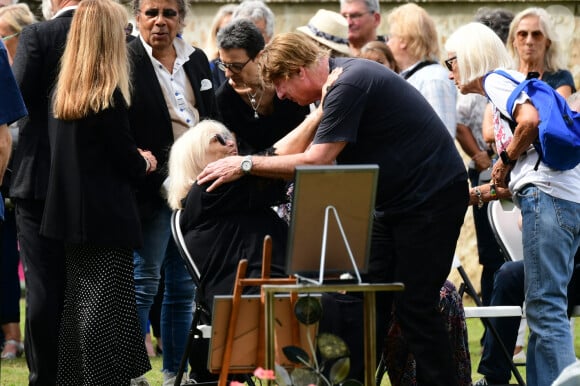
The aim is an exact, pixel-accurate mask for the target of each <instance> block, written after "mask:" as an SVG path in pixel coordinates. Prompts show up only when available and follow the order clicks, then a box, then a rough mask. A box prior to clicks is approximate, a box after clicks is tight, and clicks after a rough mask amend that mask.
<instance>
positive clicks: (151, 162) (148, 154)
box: [137, 149, 157, 174]
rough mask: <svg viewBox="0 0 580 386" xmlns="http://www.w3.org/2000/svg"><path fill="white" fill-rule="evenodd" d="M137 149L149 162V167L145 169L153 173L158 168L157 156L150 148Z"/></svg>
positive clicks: (147, 172)
mask: <svg viewBox="0 0 580 386" xmlns="http://www.w3.org/2000/svg"><path fill="white" fill-rule="evenodd" d="M137 150H138V151H139V154H141V157H143V159H144V160H145V162H146V163H147V168H146V169H145V173H146V174H149V173H153V172H154V171H155V170H157V158H155V156H154V155H153V153H151V152H150V151H149V150H141V149H137Z"/></svg>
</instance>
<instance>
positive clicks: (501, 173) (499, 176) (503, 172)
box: [491, 159, 513, 188]
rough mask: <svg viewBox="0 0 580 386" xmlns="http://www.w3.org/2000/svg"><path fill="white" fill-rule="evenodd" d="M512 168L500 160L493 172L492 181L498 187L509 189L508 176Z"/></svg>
mask: <svg viewBox="0 0 580 386" xmlns="http://www.w3.org/2000/svg"><path fill="white" fill-rule="evenodd" d="M512 167H513V165H505V164H504V163H503V162H502V160H501V159H498V160H497V162H496V163H495V164H494V165H493V169H492V170H491V180H492V181H495V183H496V185H497V186H498V187H500V188H507V185H508V183H507V176H508V174H509V172H510V170H511V169H512Z"/></svg>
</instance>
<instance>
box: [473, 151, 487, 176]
mask: <svg viewBox="0 0 580 386" xmlns="http://www.w3.org/2000/svg"><path fill="white" fill-rule="evenodd" d="M471 159H472V160H473V162H475V168H476V169H477V171H478V172H481V171H482V170H485V169H487V168H489V167H490V166H491V158H489V155H488V154H487V151H485V150H484V151H480V152H479V153H477V154H476V155H474V156H473V157H472V158H471Z"/></svg>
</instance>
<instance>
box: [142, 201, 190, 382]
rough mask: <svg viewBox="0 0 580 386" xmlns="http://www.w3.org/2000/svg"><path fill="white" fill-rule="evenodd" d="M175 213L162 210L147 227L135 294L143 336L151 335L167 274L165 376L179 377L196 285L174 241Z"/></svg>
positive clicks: (163, 315)
mask: <svg viewBox="0 0 580 386" xmlns="http://www.w3.org/2000/svg"><path fill="white" fill-rule="evenodd" d="M170 221H171V210H170V209H169V208H168V207H163V208H160V210H159V211H158V213H157V214H156V215H154V216H153V217H152V218H151V220H149V221H145V222H143V224H142V227H143V247H142V248H140V249H138V250H136V251H135V253H134V258H135V260H134V261H135V293H136V297H137V313H138V314H139V320H140V323H141V330H142V331H143V336H145V331H147V321H148V319H149V310H150V309H151V305H152V304H153V298H154V297H155V295H156V294H157V289H158V287H159V280H160V278H161V270H162V269H163V271H164V274H165V291H164V294H163V302H162V306H161V339H162V341H163V372H164V373H166V374H167V375H171V374H173V375H175V374H176V373H177V370H178V369H179V363H180V361H181V356H182V355H183V352H184V351H185V344H186V342H187V335H188V332H189V327H190V325H191V320H192V312H193V297H194V291H195V288H194V284H193V280H192V279H191V276H190V275H189V273H188V272H187V269H186V268H185V265H184V263H183V261H182V260H181V257H180V256H179V252H178V250H177V247H176V245H175V242H174V241H173V238H172V237H171V228H170Z"/></svg>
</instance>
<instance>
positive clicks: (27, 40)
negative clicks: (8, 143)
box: [10, 10, 74, 200]
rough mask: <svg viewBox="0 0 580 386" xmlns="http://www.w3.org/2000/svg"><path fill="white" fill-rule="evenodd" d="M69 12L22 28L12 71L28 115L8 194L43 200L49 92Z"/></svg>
mask: <svg viewBox="0 0 580 386" xmlns="http://www.w3.org/2000/svg"><path fill="white" fill-rule="evenodd" d="M73 13H74V12H73V11H72V10H71V11H67V12H64V13H62V14H61V15H59V16H58V17H57V18H55V19H52V20H48V21H44V22H41V23H35V24H31V25H29V26H26V27H24V28H23V29H22V32H21V33H20V40H19V41H18V50H17V51H16V55H15V57H14V64H13V65H12V70H13V71H14V77H15V78H16V82H17V83H18V87H19V88H20V92H21V93H22V98H23V99H24V104H25V105H26V108H27V109H28V117H24V118H22V119H21V120H20V122H19V123H18V127H19V129H20V132H19V138H18V147H17V148H16V152H15V153H14V156H13V163H12V171H13V173H12V181H11V188H10V196H11V197H15V198H22V199H33V200H44V199H45V197H46V189H47V186H48V174H49V169H50V147H49V143H48V109H49V102H50V100H49V95H50V92H51V89H52V87H53V86H54V83H55V79H56V76H57V74H58V68H59V61H60V57H61V56H62V53H63V52H64V46H65V43H66V36H67V34H68V30H69V28H70V23H71V21H72V17H73Z"/></svg>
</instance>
